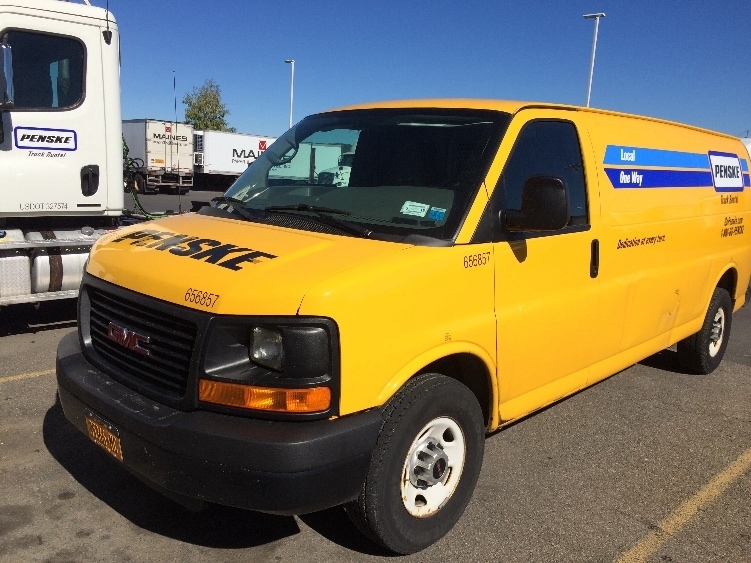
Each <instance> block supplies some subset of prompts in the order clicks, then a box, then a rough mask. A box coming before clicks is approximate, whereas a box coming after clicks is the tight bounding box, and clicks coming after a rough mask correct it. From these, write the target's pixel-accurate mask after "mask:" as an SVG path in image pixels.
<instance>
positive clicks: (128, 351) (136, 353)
mask: <svg viewBox="0 0 751 563" xmlns="http://www.w3.org/2000/svg"><path fill="white" fill-rule="evenodd" d="M87 293H88V297H89V303H90V330H91V343H92V346H93V348H94V350H95V351H96V352H97V353H98V354H99V355H100V356H101V358H102V359H103V360H105V361H107V362H108V363H110V364H111V365H113V366H114V367H116V368H117V370H118V372H119V375H120V377H119V378H118V379H121V378H122V377H123V376H125V381H122V383H123V384H125V385H127V384H128V383H129V382H132V383H135V384H136V385H137V386H144V385H145V386H146V387H148V388H151V389H154V390H155V391H157V392H159V393H163V394H165V395H167V396H168V397H171V398H179V397H182V396H183V395H185V390H186V387H187V382H188V374H189V371H190V360H191V356H192V354H193V345H194V342H195V339H196V330H197V329H196V325H195V324H194V323H192V322H190V321H186V320H185V319H181V318H179V317H175V316H172V315H169V314H165V313H164V312H162V311H157V310H154V309H149V308H146V307H143V306H142V305H139V304H136V303H134V302H130V301H128V300H125V299H123V298H121V297H119V296H118V297H115V296H114V295H111V294H109V293H107V292H105V291H101V290H99V289H95V288H93V287H91V286H89V287H88V289H87ZM113 375H114V374H113Z"/></svg>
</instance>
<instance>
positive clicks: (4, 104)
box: [0, 45, 13, 111]
mask: <svg viewBox="0 0 751 563" xmlns="http://www.w3.org/2000/svg"><path fill="white" fill-rule="evenodd" d="M12 109H13V56H12V55H11V50H10V45H0V111H8V110H12Z"/></svg>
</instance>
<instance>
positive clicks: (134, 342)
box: [107, 322, 151, 356]
mask: <svg viewBox="0 0 751 563" xmlns="http://www.w3.org/2000/svg"><path fill="white" fill-rule="evenodd" d="M107 338H109V339H110V340H112V341H113V342H117V343H118V344H119V345H120V346H123V347H125V348H127V349H128V350H133V351H134V352H136V353H138V354H142V355H144V356H151V352H149V351H148V350H147V349H146V348H143V347H142V346H141V344H148V343H149V342H150V341H151V338H149V337H148V336H143V335H142V334H138V333H137V332H135V331H133V330H128V329H127V328H123V327H121V326H118V325H116V324H115V323H113V322H111V323H110V324H109V325H107Z"/></svg>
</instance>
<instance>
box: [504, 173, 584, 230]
mask: <svg viewBox="0 0 751 563" xmlns="http://www.w3.org/2000/svg"><path fill="white" fill-rule="evenodd" d="M570 218H571V211H570V209H569V200H568V190H567V189H566V184H565V183H564V182H563V180H562V179H561V178H557V177H554V176H532V177H531V178H528V179H527V181H526V182H524V188H523V190H522V209H521V211H516V210H509V211H506V212H505V213H504V214H503V226H504V228H505V229H506V230H507V231H558V230H560V229H562V228H564V227H565V226H566V225H567V224H568V222H569V219H570Z"/></svg>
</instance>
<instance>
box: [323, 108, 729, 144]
mask: <svg viewBox="0 0 751 563" xmlns="http://www.w3.org/2000/svg"><path fill="white" fill-rule="evenodd" d="M374 108H455V109H459V108H461V109H489V110H495V111H503V112H506V113H510V114H512V115H513V114H515V113H517V112H519V111H521V110H523V109H533V108H535V109H559V110H569V111H581V112H588V113H596V114H601V115H617V116H621V117H629V118H632V119H643V120H645V121H652V122H655V123H666V124H669V125H677V126H679V127H686V128H688V129H693V130H696V131H701V132H703V133H711V134H713V135H720V136H723V137H727V138H730V139H736V140H737V137H735V136H733V135H728V134H726V133H720V132H718V131H712V130H710V129H705V128H703V127H697V126H694V125H687V124H685V123H678V122H675V121H669V120H666V119H658V118H656V117H647V116H642V115H634V114H629V113H623V112H618V111H611V110H605V109H597V108H587V107H583V106H574V105H566V104H555V103H550V102H529V101H526V102H525V101H519V100H491V99H481V98H435V99H415V100H389V101H383V102H369V103H364V104H353V105H349V106H343V107H339V108H335V109H332V110H329V111H343V110H351V109H374Z"/></svg>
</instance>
